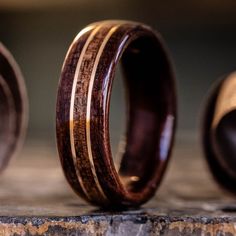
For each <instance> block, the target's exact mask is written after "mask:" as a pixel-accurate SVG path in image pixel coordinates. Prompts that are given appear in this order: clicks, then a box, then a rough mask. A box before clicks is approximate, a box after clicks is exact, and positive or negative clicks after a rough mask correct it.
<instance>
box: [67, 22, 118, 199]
mask: <svg viewBox="0 0 236 236" xmlns="http://www.w3.org/2000/svg"><path fill="white" fill-rule="evenodd" d="M106 24H107V23H106V22H104V24H100V25H99V26H95V25H90V26H89V27H87V28H85V29H84V30H83V31H82V32H80V33H79V35H78V36H77V37H76V38H75V40H74V41H76V40H78V39H79V37H81V36H82V35H83V34H84V33H86V32H88V31H89V30H91V29H93V30H92V32H91V34H90V35H89V37H88V39H87V41H86V42H85V45H84V47H83V49H82V52H81V54H80V57H79V60H78V63H77V66H76V71H75V75H74V80H73V85H72V93H71V103H70V144H71V152H72V158H73V162H74V164H75V167H76V166H77V161H76V158H77V156H76V149H75V138H74V105H75V94H76V85H77V83H78V79H79V73H80V70H81V66H82V62H83V58H84V57H85V56H86V50H87V49H88V46H89V44H90V43H91V42H92V40H93V39H94V37H95V35H96V34H97V33H98V32H99V30H100V29H101V28H102V27H103V26H104V25H106ZM119 26H120V25H116V26H114V27H112V28H111V29H110V30H109V31H108V33H107V35H106V36H105V38H104V40H103V42H102V44H101V46H100V47H99V50H98V53H97V55H96V58H95V62H94V65H93V69H92V72H91V76H90V81H89V87H88V95H87V108H86V142H87V149H88V150H87V151H88V158H89V163H90V168H91V172H92V175H93V178H94V182H95V184H96V187H97V189H98V191H99V193H100V195H101V197H102V198H103V199H104V200H107V197H106V195H105V193H104V191H103V189H102V187H101V185H100V183H99V180H98V177H97V174H96V170H95V165H94V160H93V155H92V147H91V137H90V113H91V99H92V90H93V84H94V80H95V75H96V71H97V67H98V64H99V60H100V57H101V55H102V53H103V51H104V48H105V46H106V44H107V42H108V41H109V39H110V37H111V36H112V34H113V33H114V32H115V31H116V30H117V29H118V27H119ZM76 174H77V177H78V181H79V183H80V185H81V188H82V189H83V192H84V194H85V195H86V196H87V197H88V198H89V199H90V198H91V196H89V193H88V191H87V190H86V187H85V185H84V183H83V180H82V178H81V174H80V173H79V170H78V168H76Z"/></svg>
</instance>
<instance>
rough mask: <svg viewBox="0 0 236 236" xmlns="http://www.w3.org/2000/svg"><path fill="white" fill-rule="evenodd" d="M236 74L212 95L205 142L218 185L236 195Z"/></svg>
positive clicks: (207, 109)
mask: <svg viewBox="0 0 236 236" xmlns="http://www.w3.org/2000/svg"><path fill="white" fill-rule="evenodd" d="M235 89H236V73H231V74H229V75H227V76H225V77H224V78H223V79H221V80H219V81H218V82H217V83H215V85H214V86H213V88H212V89H211V91H210V92H209V95H208V99H207V101H206V106H205V111H204V112H203V128H202V140H203V149H204V152H205V156H206V159H207V161H208V164H209V168H210V170H211V172H212V174H213V176H214V178H215V179H216V181H217V182H218V183H219V184H220V185H221V186H222V187H223V188H225V189H227V190H229V191H231V192H233V193H236V123H235V121H236V99H235V98H236V92H235V91H236V90H235Z"/></svg>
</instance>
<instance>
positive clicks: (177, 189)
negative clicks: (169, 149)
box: [0, 143, 236, 236]
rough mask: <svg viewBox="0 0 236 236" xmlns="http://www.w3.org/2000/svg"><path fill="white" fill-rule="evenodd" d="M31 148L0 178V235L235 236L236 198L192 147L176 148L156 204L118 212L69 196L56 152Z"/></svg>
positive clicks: (180, 146) (32, 146)
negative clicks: (212, 174)
mask: <svg viewBox="0 0 236 236" xmlns="http://www.w3.org/2000/svg"><path fill="white" fill-rule="evenodd" d="M29 147H30V148H29ZM29 147H28V148H25V150H24V151H23V153H22V154H21V156H20V157H17V158H16V159H15V160H14V161H13V162H12V163H11V164H10V166H9V168H8V169H7V171H6V172H5V173H3V175H2V176H1V178H0V236H1V235H73V236H76V235H131V236H132V235H169V236H171V235H227V236H229V235H236V214H235V213H236V201H235V199H236V198H234V197H233V196H229V195H227V194H226V193H224V192H223V191H222V190H220V189H219V188H218V187H217V186H216V185H215V183H214V182H213V181H212V178H211V175H210V174H209V173H208V170H207V168H206V166H205V162H204V161H203V158H202V155H201V153H199V151H198V150H196V148H194V147H193V145H191V144H185V145H181V143H180V144H179V145H178V148H177V150H176V151H175V153H174V156H173V159H172V161H171V164H170V167H169V168H168V171H167V175H166V178H165V179H164V181H163V184H162V186H161V188H160V189H159V190H158V192H157V195H156V197H155V198H154V199H152V200H151V201H150V202H149V203H147V204H146V205H144V206H143V207H142V208H140V209H129V210H127V211H117V212H111V211H104V210H100V209H97V208H96V207H92V206H89V205H88V204H87V203H85V202H82V201H81V200H80V199H79V198H78V197H77V196H76V195H75V194H74V193H73V192H72V190H71V189H70V188H69V186H68V184H67V183H66V181H65V179H64V176H63V174H62V171H61V168H60V164H59V161H58V158H57V154H56V152H55V148H51V147H47V146H45V145H39V144H38V143H37V145H32V144H31V145H30V146H29Z"/></svg>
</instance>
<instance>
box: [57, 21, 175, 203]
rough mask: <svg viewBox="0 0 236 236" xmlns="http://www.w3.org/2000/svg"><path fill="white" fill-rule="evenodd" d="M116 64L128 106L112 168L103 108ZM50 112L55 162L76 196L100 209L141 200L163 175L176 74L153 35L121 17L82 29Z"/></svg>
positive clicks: (151, 192)
mask: <svg viewBox="0 0 236 236" xmlns="http://www.w3.org/2000/svg"><path fill="white" fill-rule="evenodd" d="M119 62H121V63H122V66H123V71H124V80H125V84H126V86H127V91H128V96H127V97H128V99H129V101H128V102H129V104H130V109H129V114H128V122H127V131H126V136H127V144H126V151H125V153H124V156H123V158H122V161H121V167H120V170H118V171H117V170H116V168H115V165H114V163H113V159H112V155H111V147H110V138H109V106H110V96H111V90H112V82H113V79H114V73H115V69H116V66H117V64H118V63H119ZM56 114H57V115H56V117H57V118H56V130H57V143H58V150H59V155H60V159H61V163H62V166H63V169H64V173H65V176H66V178H67V180H68V181H69V183H70V185H71V186H72V188H73V189H74V190H75V192H76V193H77V194H79V195H80V196H81V197H83V198H84V199H86V200H87V201H89V202H91V203H93V204H96V205H100V206H103V207H107V206H109V207H110V206H113V207H119V206H135V205H140V204H142V203H144V202H146V201H147V200H148V199H149V198H150V197H152V196H153V195H154V193H155V191H156V188H157V187H158V185H159V184H160V181H161V179H162V176H163V173H164V171H165V168H166V165H167V162H168V159H169V156H170V151H171V147H172V144H173V136H174V131H175V124H176V93H175V78H174V75H173V71H172V66H171V62H170V60H169V56H168V53H167V50H166V47H165V45H164V44H163V41H162V39H161V37H160V35H159V34H157V33H156V32H155V31H153V30H152V29H151V28H149V27H147V26H145V25H142V24H139V23H135V22H126V21H103V22H97V23H94V24H91V25H89V26H88V27H86V28H85V29H83V30H82V31H81V32H80V33H79V34H78V36H77V37H76V38H75V40H74V41H73V43H72V45H71V47H70V49H69V51H68V53H67V55H66V58H65V62H64V64H63V68H62V74H61V79H60V83H59V88H58V97H57V113H56Z"/></svg>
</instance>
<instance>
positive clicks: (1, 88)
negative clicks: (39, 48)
mask: <svg viewBox="0 0 236 236" xmlns="http://www.w3.org/2000/svg"><path fill="white" fill-rule="evenodd" d="M0 114H1V115H0V171H2V170H3V169H4V168H5V167H6V166H7V164H8V162H9V160H10V158H11V157H12V156H13V155H14V154H15V153H16V151H17V150H18V149H19V147H20V146H21V144H22V141H23V140H24V136H25V130H26V123H27V96H26V89H25V84H24V80H23V77H22V74H21V72H20V69H19V67H18V65H17V64H16V62H15V60H14V59H13V57H12V55H11V54H10V53H9V51H8V50H7V49H6V48H5V47H4V46H3V45H2V44H1V43H0Z"/></svg>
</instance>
